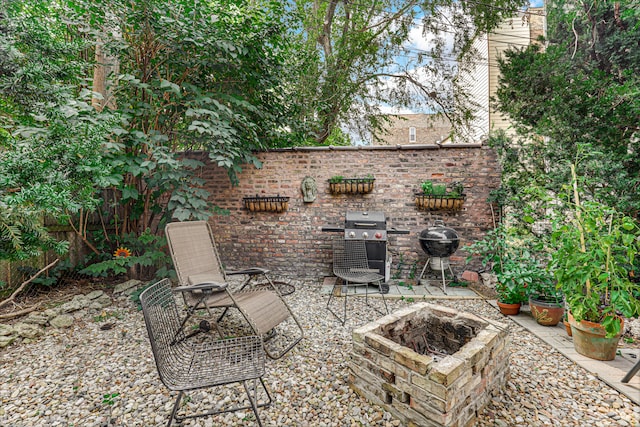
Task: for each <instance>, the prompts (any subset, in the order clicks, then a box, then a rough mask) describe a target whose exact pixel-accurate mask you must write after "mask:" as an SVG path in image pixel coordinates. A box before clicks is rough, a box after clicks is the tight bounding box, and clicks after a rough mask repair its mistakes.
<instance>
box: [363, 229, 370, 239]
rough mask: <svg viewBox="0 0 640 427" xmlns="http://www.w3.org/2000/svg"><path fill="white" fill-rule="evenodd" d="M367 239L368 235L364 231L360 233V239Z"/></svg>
mask: <svg viewBox="0 0 640 427" xmlns="http://www.w3.org/2000/svg"><path fill="white" fill-rule="evenodd" d="M367 237H369V233H367V232H366V231H365V232H363V233H362V238H363V239H366V238H367Z"/></svg>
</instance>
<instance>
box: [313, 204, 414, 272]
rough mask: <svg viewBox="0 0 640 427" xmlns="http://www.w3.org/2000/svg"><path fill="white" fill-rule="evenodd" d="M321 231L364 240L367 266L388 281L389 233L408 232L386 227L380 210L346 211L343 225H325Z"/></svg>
mask: <svg viewBox="0 0 640 427" xmlns="http://www.w3.org/2000/svg"><path fill="white" fill-rule="evenodd" d="M322 231H326V232H341V233H344V239H345V240H364V241H365V246H366V249H367V259H368V260H369V268H371V269H376V270H378V272H379V274H381V275H382V276H384V278H385V282H388V281H389V278H390V270H391V255H390V254H389V253H388V251H387V238H388V235H389V234H409V230H397V229H395V228H387V218H386V216H385V214H384V212H380V211H371V212H368V211H347V213H346V215H345V222H344V226H343V227H340V226H331V225H327V226H324V227H322Z"/></svg>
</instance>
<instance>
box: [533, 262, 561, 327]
mask: <svg viewBox="0 0 640 427" xmlns="http://www.w3.org/2000/svg"><path fill="white" fill-rule="evenodd" d="M529 308H530V309H531V315H532V316H533V318H534V319H536V322H538V323H539V324H540V325H543V326H556V325H557V324H558V323H560V321H561V320H562V317H563V316H564V294H563V293H562V290H560V289H558V285H557V284H556V282H555V280H553V275H552V273H551V272H550V271H548V270H547V268H546V267H545V266H542V265H539V266H538V268H537V271H536V273H535V278H534V280H533V281H532V282H531V287H530V289H529Z"/></svg>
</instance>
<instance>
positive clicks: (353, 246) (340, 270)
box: [333, 239, 369, 277]
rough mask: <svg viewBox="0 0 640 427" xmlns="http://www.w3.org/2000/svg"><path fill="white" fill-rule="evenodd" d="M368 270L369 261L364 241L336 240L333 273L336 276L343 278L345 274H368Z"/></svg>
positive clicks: (334, 243)
mask: <svg viewBox="0 0 640 427" xmlns="http://www.w3.org/2000/svg"><path fill="white" fill-rule="evenodd" d="M368 269H369V261H368V259H367V249H366V246H365V241H364V240H345V239H336V240H334V242H333V273H334V274H335V275H336V276H338V277H342V275H343V274H352V273H354V272H361V273H366V272H367V271H366V270H368Z"/></svg>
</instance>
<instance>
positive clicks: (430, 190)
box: [415, 180, 466, 211]
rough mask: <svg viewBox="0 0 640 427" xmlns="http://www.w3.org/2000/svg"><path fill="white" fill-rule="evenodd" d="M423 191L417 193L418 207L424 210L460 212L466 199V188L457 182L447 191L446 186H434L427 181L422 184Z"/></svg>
mask: <svg viewBox="0 0 640 427" xmlns="http://www.w3.org/2000/svg"><path fill="white" fill-rule="evenodd" d="M420 188H421V191H418V192H417V193H416V199H415V201H416V207H417V208H418V209H422V210H429V211H435V210H460V209H462V204H463V203H464V200H465V198H466V196H465V194H464V186H463V185H462V183H459V182H456V183H454V184H452V185H451V188H450V190H447V186H446V184H434V183H433V182H432V181H431V180H425V181H423V182H422V183H421V184H420Z"/></svg>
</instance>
